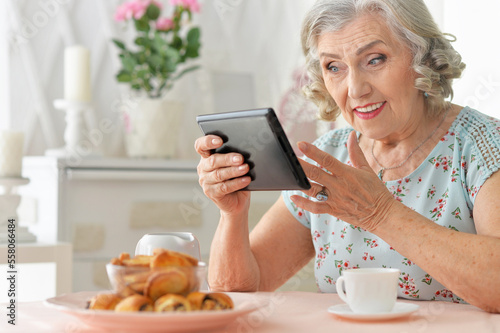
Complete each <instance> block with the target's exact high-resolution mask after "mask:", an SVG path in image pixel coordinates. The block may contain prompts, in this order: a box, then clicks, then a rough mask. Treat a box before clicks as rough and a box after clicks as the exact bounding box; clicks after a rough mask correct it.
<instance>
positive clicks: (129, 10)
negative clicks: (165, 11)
mask: <svg viewBox="0 0 500 333" xmlns="http://www.w3.org/2000/svg"><path fill="white" fill-rule="evenodd" d="M150 4H154V5H155V6H157V7H158V8H160V9H162V8H163V6H162V4H161V3H160V2H158V1H154V0H132V1H128V2H125V3H124V4H122V5H121V6H119V7H118V8H117V9H116V13H115V21H118V22H119V21H127V20H130V19H131V18H134V19H136V20H139V19H140V18H141V17H143V16H144V14H146V9H147V8H148V6H149V5H150Z"/></svg>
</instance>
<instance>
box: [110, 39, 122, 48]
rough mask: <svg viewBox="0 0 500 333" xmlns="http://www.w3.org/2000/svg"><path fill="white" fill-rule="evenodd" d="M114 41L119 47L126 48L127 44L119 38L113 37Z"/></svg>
mask: <svg viewBox="0 0 500 333" xmlns="http://www.w3.org/2000/svg"><path fill="white" fill-rule="evenodd" d="M112 41H113V43H114V44H115V45H116V46H118V48H120V49H122V50H125V44H124V43H123V42H121V41H119V40H118V39H112Z"/></svg>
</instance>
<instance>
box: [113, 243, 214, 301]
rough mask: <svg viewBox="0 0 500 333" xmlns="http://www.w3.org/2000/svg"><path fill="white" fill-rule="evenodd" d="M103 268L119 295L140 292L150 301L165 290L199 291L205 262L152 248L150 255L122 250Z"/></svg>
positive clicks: (184, 293) (178, 291)
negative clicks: (134, 254) (133, 255)
mask: <svg viewBox="0 0 500 333" xmlns="http://www.w3.org/2000/svg"><path fill="white" fill-rule="evenodd" d="M106 270H107V272H108V277H109V279H110V282H111V285H112V287H113V289H114V291H115V293H116V294H118V295H119V296H121V297H127V296H130V295H133V294H141V295H145V296H148V297H150V298H152V299H153V301H154V300H156V299H157V298H159V297H160V296H162V295H165V294H168V293H173V294H182V295H187V294H188V293H190V292H191V291H195V290H199V288H200V284H201V282H202V281H203V279H204V278H205V274H206V265H205V264H204V263H202V262H198V260H197V259H195V258H193V257H191V256H189V255H187V254H184V253H180V252H176V251H170V250H164V249H155V250H154V251H153V255H151V256H147V255H138V256H135V257H134V258H131V257H130V256H129V255H128V254H127V253H122V254H120V256H119V257H118V258H113V259H112V260H111V263H109V264H108V265H106Z"/></svg>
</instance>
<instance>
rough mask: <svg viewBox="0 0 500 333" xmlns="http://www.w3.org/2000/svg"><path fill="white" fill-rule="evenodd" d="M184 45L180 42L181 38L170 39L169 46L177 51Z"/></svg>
mask: <svg viewBox="0 0 500 333" xmlns="http://www.w3.org/2000/svg"><path fill="white" fill-rule="evenodd" d="M183 44H184V43H183V42H182V38H180V37H179V36H177V35H176V36H174V38H173V39H172V43H170V46H171V47H173V48H175V49H177V50H180V49H181V48H182V45H183Z"/></svg>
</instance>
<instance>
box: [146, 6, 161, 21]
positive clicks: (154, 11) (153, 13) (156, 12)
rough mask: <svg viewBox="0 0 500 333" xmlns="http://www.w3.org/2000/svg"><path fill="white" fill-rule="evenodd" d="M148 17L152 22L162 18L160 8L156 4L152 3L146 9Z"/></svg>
mask: <svg viewBox="0 0 500 333" xmlns="http://www.w3.org/2000/svg"><path fill="white" fill-rule="evenodd" d="M146 15H147V16H148V17H149V19H150V20H152V21H155V20H156V19H157V18H158V17H159V16H160V8H159V7H158V6H156V5H155V4H154V3H151V4H150V5H149V6H148V8H147V9H146Z"/></svg>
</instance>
